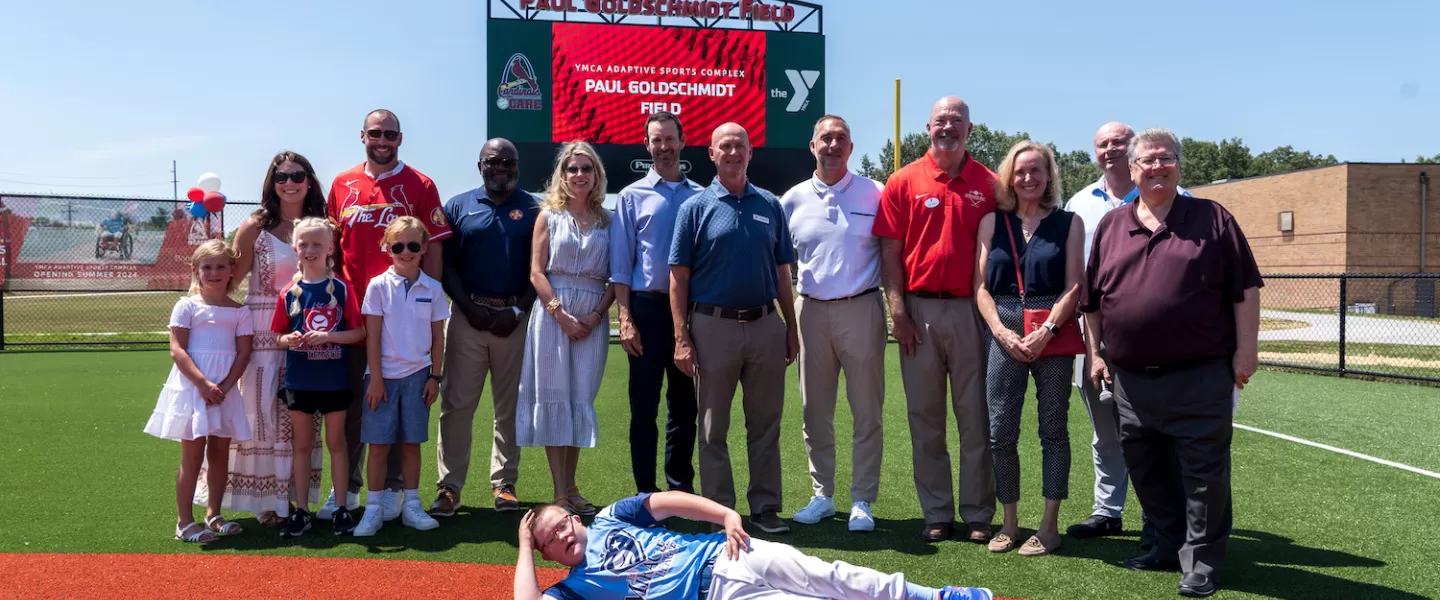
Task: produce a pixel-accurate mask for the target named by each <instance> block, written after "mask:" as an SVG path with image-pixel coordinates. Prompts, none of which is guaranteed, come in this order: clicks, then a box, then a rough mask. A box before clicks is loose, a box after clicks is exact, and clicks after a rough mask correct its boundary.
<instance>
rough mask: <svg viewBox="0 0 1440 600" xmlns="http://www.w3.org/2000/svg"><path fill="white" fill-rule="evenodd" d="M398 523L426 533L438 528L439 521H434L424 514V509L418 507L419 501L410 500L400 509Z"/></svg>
mask: <svg viewBox="0 0 1440 600" xmlns="http://www.w3.org/2000/svg"><path fill="white" fill-rule="evenodd" d="M400 522H401V523H404V524H405V526H406V527H413V528H415V529H419V530H420V531H427V530H430V529H434V528H436V527H439V526H440V522H439V521H436V520H435V518H434V517H431V516H430V515H428V514H426V513H425V509H423V508H421V507H420V501H419V500H411V501H409V502H406V503H405V505H404V507H403V508H401V509H400Z"/></svg>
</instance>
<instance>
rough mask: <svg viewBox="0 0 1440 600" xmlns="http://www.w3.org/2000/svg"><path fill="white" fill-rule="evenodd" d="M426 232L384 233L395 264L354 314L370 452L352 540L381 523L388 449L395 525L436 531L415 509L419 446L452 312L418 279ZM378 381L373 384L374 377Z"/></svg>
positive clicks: (406, 221) (406, 224)
mask: <svg viewBox="0 0 1440 600" xmlns="http://www.w3.org/2000/svg"><path fill="white" fill-rule="evenodd" d="M429 237H430V235H429V231H428V230H426V228H425V225H424V223H421V222H420V220H419V219H416V218H415V217H399V218H397V219H395V220H394V221H391V222H390V225H389V226H387V227H386V228H385V240H384V244H383V247H384V250H385V252H387V253H389V254H390V259H391V260H392V261H393V262H394V264H393V265H392V266H391V267H390V268H389V269H388V270H386V271H385V272H384V273H381V274H379V275H377V276H376V277H375V278H374V279H371V280H370V285H369V286H368V287H367V288H366V291H365V301H364V303H363V304H362V306H361V307H360V312H361V313H362V314H364V315H365V327H366V331H371V332H379V335H375V334H374V333H372V334H371V335H370V336H368V338H367V339H366V347H367V350H368V352H367V358H368V365H367V368H366V369H365V410H364V412H363V413H362V414H361V417H360V441H362V442H364V443H366V444H369V445H370V455H369V457H368V458H367V460H366V465H365V467H366V477H365V481H366V483H367V484H368V485H369V492H370V493H369V495H368V497H367V498H366V502H365V515H364V517H362V518H361V519H360V524H359V525H357V526H356V527H355V535H357V536H371V535H375V532H377V531H379V530H380V526H381V525H382V524H383V523H384V519H383V517H382V515H381V510H380V507H381V506H382V505H384V501H385V495H386V494H393V493H394V492H391V491H386V490H385V489H384V487H385V486H384V480H385V459H386V458H387V457H388V456H389V454H390V447H391V446H392V445H395V444H400V451H401V452H403V453H404V456H403V457H402V458H403V462H402V465H403V472H404V475H403V479H404V485H405V490H404V493H405V502H404V504H403V505H402V508H401V509H400V518H401V522H402V523H404V524H405V525H407V526H409V527H414V528H415V529H420V530H427V529H434V528H436V527H439V526H440V524H439V523H437V522H436V521H435V519H433V518H431V517H430V515H427V514H425V510H424V509H423V508H421V507H420V494H419V487H420V444H422V443H424V442H425V441H427V439H428V437H429V424H430V405H431V404H434V403H435V399H436V398H437V397H439V396H440V380H441V379H442V378H443V377H442V375H441V368H442V366H441V363H440V362H437V361H433V360H432V357H439V356H444V355H445V319H448V318H450V308H449V305H448V304H447V303H446V302H445V294H444V292H443V291H442V289H441V287H440V282H438V281H436V280H435V279H434V278H431V277H430V276H428V275H426V274H425V273H423V272H421V271H420V260H421V258H423V257H424V256H425V248H426V244H427V243H428V242H429V241H430V240H429ZM377 373H378V376H377Z"/></svg>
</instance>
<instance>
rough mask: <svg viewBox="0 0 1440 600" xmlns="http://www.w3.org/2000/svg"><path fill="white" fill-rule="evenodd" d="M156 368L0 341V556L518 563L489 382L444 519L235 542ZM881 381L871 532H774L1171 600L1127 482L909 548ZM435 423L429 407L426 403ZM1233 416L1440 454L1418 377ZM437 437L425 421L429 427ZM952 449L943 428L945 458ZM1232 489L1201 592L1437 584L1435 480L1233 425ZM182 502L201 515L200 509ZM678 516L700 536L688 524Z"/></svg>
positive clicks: (1391, 589) (620, 487) (613, 398)
mask: <svg viewBox="0 0 1440 600" xmlns="http://www.w3.org/2000/svg"><path fill="white" fill-rule="evenodd" d="M7 316H8V315H7ZM892 348H893V346H892ZM609 360H610V363H609V369H608V371H607V378H606V380H605V382H604V385H603V387H602V389H601V392H600V396H599V399H598V400H597V411H598V412H599V415H600V420H601V427H600V445H599V447H597V448H596V449H593V450H587V451H585V452H583V453H582V455H581V462H580V468H579V480H580V486H581V489H582V490H584V493H585V494H586V495H587V496H588V497H589V498H590V499H591V500H593V501H595V502H596V503H600V504H603V503H607V502H613V501H614V500H616V499H619V498H621V497H624V496H626V495H629V494H631V493H633V492H634V489H633V485H634V484H633V479H632V477H631V473H630V463H629V452H628V442H627V427H628V419H629V410H628V404H627V400H626V392H625V390H626V372H627V369H626V366H625V355H624V354H623V352H622V351H621V350H620V349H619V347H618V346H612V347H611V353H610V355H609ZM169 368H170V361H169V358H168V356H167V355H166V354H165V353H164V352H154V351H150V352H45V353H13V352H12V353H4V354H0V440H4V444H3V445H0V473H3V474H4V475H3V477H0V506H3V507H4V510H3V511H0V552H154V553H248V554H270V555H294V556H329V557H395V558H407V559H422V560H439V561H462V562H481V563H492V564H513V562H514V560H515V555H514V553H515V528H516V526H517V524H518V523H519V519H520V516H519V514H518V513H512V514H508V515H501V514H497V513H495V512H493V510H491V509H490V508H489V505H490V502H489V497H488V496H489V494H488V489H487V488H488V486H487V485H486V480H487V473H488V465H489V447H490V445H489V442H488V439H489V436H488V432H489V429H490V426H489V424H490V422H491V411H490V409H489V396H488V392H487V395H486V397H485V398H484V399H483V400H482V402H481V409H480V411H479V412H477V414H476V424H477V426H476V443H475V445H474V457H473V460H472V463H471V469H470V487H469V488H467V490H466V492H465V493H464V495H463V498H462V500H463V501H464V503H465V504H466V506H465V507H464V508H462V509H461V511H460V513H459V515H457V516H456V517H453V518H449V519H442V520H441V526H440V528H439V529H437V530H434V531H429V532H416V531H414V530H410V529H408V528H405V527H403V526H402V525H400V522H399V521H398V520H397V521H392V522H390V523H388V524H387V525H386V526H385V528H384V529H382V530H381V532H380V534H379V535H378V536H376V537H374V538H369V539H357V538H351V537H345V538H335V537H333V536H330V535H327V534H325V528H324V527H323V526H322V527H319V528H317V530H316V532H315V533H312V534H309V535H307V536H306V537H304V538H301V539H299V540H294V541H292V540H282V539H280V538H279V537H278V535H277V534H276V532H275V531H274V530H270V529H265V528H263V527H261V526H259V525H258V524H257V523H256V522H255V521H254V520H253V518H250V517H249V515H236V517H238V518H239V522H240V523H241V524H242V525H244V526H245V527H246V528H247V531H246V532H245V534H244V535H242V536H239V537H237V538H232V539H227V540H223V541H221V542H219V543H215V544H211V545H208V546H205V547H201V546H197V545H187V544H182V543H180V542H178V541H175V540H173V539H172V532H173V525H172V522H173V519H174V516H173V510H174V508H173V507H174V487H173V486H174V483H173V482H174V473H175V470H176V468H177V466H178V464H179V446H178V445H177V444H176V443H174V442H169V441H163V440H157V439H154V438H151V437H149V436H147V435H145V434H144V433H143V432H142V431H141V429H142V427H143V426H144V423H145V421H146V419H147V418H148V415H149V413H150V411H151V410H152V409H153V408H154V404H155V397H156V395H157V394H158V392H159V389H160V385H161V383H162V382H163V381H164V379H165V376H166V373H167V372H168V370H169ZM788 377H789V382H790V387H789V391H788V394H787V396H786V404H787V406H786V411H785V421H784V424H783V427H782V434H781V435H782V442H781V451H782V468H783V471H784V473H785V480H784V486H785V487H784V489H785V510H784V512H783V513H782V514H783V515H784V516H787V517H788V516H789V515H790V514H792V513H793V512H794V511H795V510H797V509H799V508H800V507H801V506H803V505H804V503H805V502H806V501H807V498H808V496H809V495H810V493H811V491H810V490H811V488H810V483H809V477H808V474H807V465H806V460H805V455H804V446H803V443H802V438H801V431H800V409H799V408H800V407H799V393H798V390H797V387H796V371H795V369H791V370H790V372H789V375H788ZM886 385H887V388H888V395H887V404H886V410H885V418H886V425H885V457H884V466H883V474H882V478H881V488H880V498H879V501H878V502H876V504H875V506H874V508H875V513H876V518H877V529H876V531H875V532H873V533H871V534H866V535H857V534H851V533H849V532H847V531H846V528H845V522H844V520H843V518H837V519H835V520H832V521H827V522H824V523H821V524H819V525H815V526H805V525H798V524H796V525H793V526H792V527H793V532H792V533H791V534H789V535H781V536H773V537H770V539H775V540H779V541H785V542H788V543H791V544H793V545H795V546H797V547H799V548H801V549H803V550H805V551H807V552H811V553H813V554H815V555H818V556H820V557H822V558H825V559H829V560H845V561H847V562H851V563H854V564H860V565H865V566H869V567H873V568H877V569H881V570H886V571H903V572H904V573H906V575H907V577H908V578H910V579H911V580H913V581H916V582H918V583H922V584H928V585H941V584H946V583H958V584H962V585H982V586H986V587H990V588H992V589H994V590H995V591H996V592H997V593H999V594H1001V595H1004V596H1008V597H1016V598H1031V599H1035V600H1041V599H1051V598H1054V599H1059V598H1095V599H1107V600H1108V599H1115V598H1167V597H1176V596H1175V583H1176V581H1177V579H1178V574H1175V573H1138V572H1131V571H1128V570H1125V569H1124V568H1122V567H1120V566H1119V564H1120V562H1121V561H1122V560H1123V559H1125V558H1127V557H1129V556H1132V555H1134V554H1136V553H1137V551H1136V547H1135V542H1136V533H1137V531H1138V529H1139V522H1140V519H1139V510H1138V509H1139V506H1138V504H1137V503H1136V502H1134V501H1133V495H1132V497H1131V502H1130V503H1129V505H1128V506H1127V509H1126V515H1125V517H1126V529H1127V534H1126V535H1124V536H1121V537H1116V538H1108V539H1100V540H1077V539H1071V538H1069V537H1067V538H1065V542H1064V547H1063V548H1061V550H1060V551H1059V553H1058V554H1056V555H1053V556H1049V557H1041V558H1025V557H1021V556H1019V555H1017V554H1015V553H1014V552H1011V553H1009V554H1004V555H992V554H990V553H988V552H987V551H986V550H985V549H984V548H983V547H982V546H979V545H975V544H971V543H966V542H959V541H953V542H946V543H940V544H926V543H923V542H921V541H920V540H919V537H918V533H919V531H920V528H921V525H922V521H921V519H920V516H919V507H918V504H917V502H916V499H915V490H914V484H913V480H912V478H911V469H910V444H909V436H908V428H907V425H906V420H905V408H904V394H903V391H902V386H901V382H900V377H899V368H898V363H897V360H896V357H895V351H894V350H893V349H892V350H891V351H890V352H889V356H888V362H887V382H886ZM843 389H844V387H843V386H842V387H841V390H842V393H843ZM736 411H737V417H736V418H735V420H734V425H733V428H732V431H731V454H732V457H733V459H734V465H735V479H736V485H737V489H738V491H739V494H738V495H739V496H740V497H741V506H740V507H739V509H740V511H741V512H742V514H743V513H745V512H746V509H745V506H744V500H743V499H744V487H745V482H746V468H745V458H744V457H745V453H744V447H745V446H744V441H743V440H744V437H743V435H744V430H743V422H744V421H743V419H742V418H740V417H739V414H738V413H739V403H738V402H737V403H736ZM434 417H438V407H437V408H435V409H432V419H433V418H434ZM951 419H952V427H951V429H950V430H951V431H952V432H953V431H954V429H953V416H952V418H951ZM849 420H850V416H849V410H848V408H847V407H846V405H845V402H844V401H843V400H842V401H841V402H839V409H838V414H837V417H836V426H837V438H838V439H839V440H841V442H840V443H839V456H838V461H837V462H838V463H839V466H838V470H839V473H838V475H837V480H838V488H839V489H838V491H837V494H836V502H837V504H839V505H841V506H842V507H844V506H848V504H849V497H848V485H849V480H850V477H849V465H850V457H849V444H848V442H846V441H845V440H848V439H849V436H850V426H849ZM1237 422H1240V423H1244V424H1248V425H1253V426H1256V427H1260V428H1263V429H1268V430H1272V431H1280V432H1284V433H1288V434H1291V435H1295V436H1299V437H1303V438H1306V439H1311V440H1315V441H1319V442H1324V443H1328V444H1332V445H1336V446H1340V447H1344V448H1347V449H1350V450H1354V451H1357V452H1363V453H1366V454H1370V455H1374V456H1378V457H1381V458H1387V459H1391V460H1396V461H1400V462H1405V463H1408V464H1412V465H1414V466H1417V467H1421V468H1427V469H1431V470H1440V453H1437V452H1436V450H1437V441H1440V391H1437V390H1435V389H1433V388H1424V387H1414V386H1405V385H1395V384H1385V383H1371V382H1356V381H1346V380H1341V379H1337V378H1333V377H1320V376H1312V375H1298V374H1284V373H1270V372H1262V373H1260V374H1258V375H1257V376H1256V377H1255V379H1254V380H1253V381H1252V384H1251V386H1249V387H1248V388H1247V389H1246V391H1245V394H1244V398H1243V400H1242V404H1241V407H1240V412H1239V416H1238V418H1237ZM1022 427H1023V429H1022V432H1023V435H1022V441H1021V447H1020V452H1021V461H1022V465H1023V467H1024V474H1023V476H1024V480H1023V488H1022V503H1021V511H1022V512H1021V524H1022V526H1023V527H1025V528H1027V529H1026V534H1027V535H1028V533H1029V532H1030V531H1032V530H1033V529H1032V528H1033V527H1034V526H1035V525H1036V524H1037V521H1038V517H1039V513H1040V508H1041V502H1042V501H1041V499H1040V496H1039V491H1040V480H1039V464H1040V448H1039V443H1038V440H1037V437H1036V434H1035V431H1036V420H1035V410H1034V406H1033V402H1030V403H1028V404H1027V406H1026V410H1025V420H1024V423H1023V426H1022ZM434 431H435V429H434V425H433V423H432V426H431V432H432V434H431V437H432V439H433V437H434ZM1070 436H1071V447H1072V448H1073V451H1072V465H1073V466H1072V469H1071V483H1070V500H1069V501H1067V502H1066V503H1065V505H1064V508H1063V511H1062V517H1061V523H1062V526H1064V525H1068V524H1070V523H1074V522H1077V521H1079V520H1080V519H1082V518H1084V517H1085V516H1086V515H1088V514H1089V512H1090V505H1091V490H1092V484H1093V471H1092V468H1091V458H1090V450H1089V441H1090V424H1089V420H1088V417H1087V414H1086V411H1085V409H1084V407H1083V405H1082V404H1081V403H1080V401H1079V396H1078V394H1077V395H1075V396H1074V397H1073V399H1072V403H1071V409H1070ZM956 446H957V442H956V440H955V438H953V437H952V438H951V440H950V447H951V449H952V460H954V459H955V457H954V456H953V452H954V450H955V448H956ZM657 454H658V449H657ZM422 456H423V457H424V465H423V467H422V471H421V472H422V483H421V492H422V495H423V496H424V502H425V503H426V504H427V505H428V504H429V501H430V500H431V499H432V494H431V490H432V489H433V482H434V478H435V462H434V457H435V452H434V444H433V442H432V443H430V444H427V445H426V446H425V448H424V450H423V453H422ZM326 480H327V481H328V474H327V479H326ZM327 487H328V485H327ZM519 494H520V498H521V501H522V502H524V503H526V504H533V503H537V502H542V501H545V500H547V499H548V498H549V496H550V484H549V476H548V470H547V468H546V466H545V460H544V455H543V453H542V452H541V451H540V450H538V449H526V450H525V451H524V454H523V459H522V463H521V476H520V484H519ZM1234 498H1235V507H1236V509H1235V533H1234V536H1233V537H1232V541H1231V545H1230V551H1229V554H1228V563H1227V567H1226V569H1225V571H1224V580H1223V581H1222V585H1223V587H1224V588H1225V589H1223V590H1222V591H1221V593H1220V594H1218V595H1217V596H1216V597H1217V598H1261V597H1270V598H1287V599H1288V598H1380V599H1392V598H1396V599H1398V598H1426V597H1436V596H1440V576H1437V575H1436V573H1437V572H1440V570H1437V568H1436V566H1435V562H1436V557H1440V542H1437V540H1440V519H1436V518H1435V509H1434V504H1435V500H1436V499H1437V498H1440V480H1436V479H1430V478H1426V477H1424V476H1422V475H1417V474H1414V473H1409V472H1405V471H1402V470H1398V469H1394V468H1391V467H1386V466H1382V465H1378V464H1374V463H1370V462H1366V461H1362V460H1359V459H1356V458H1352V457H1348V456H1343V455H1340V454H1335V453H1331V452H1326V451H1323V450H1320V449H1315V448H1310V447H1306V446H1302V445H1298V444H1295V443H1292V442H1288V441H1284V440H1280V439H1276V438H1272V437H1268V436H1264V435H1260V434H1256V433H1252V432H1249V431H1236V432H1235V445H1234ZM197 514H203V513H201V512H200V510H199V509H197ZM998 520H999V517H998V515H997V524H998ZM322 525H323V524H322ZM681 526H682V527H686V528H689V529H690V530H694V531H698V530H699V528H698V527H697V526H695V525H693V524H682V525H681ZM552 566H553V565H552Z"/></svg>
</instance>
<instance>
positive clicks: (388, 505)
mask: <svg viewBox="0 0 1440 600" xmlns="http://www.w3.org/2000/svg"><path fill="white" fill-rule="evenodd" d="M392 514H393V516H391V515H392ZM396 517H399V518H400V522H401V523H402V524H404V525H405V526H406V527H410V528H413V529H417V530H420V531H428V530H431V529H435V528H436V527H439V526H440V522H439V521H436V520H435V519H434V518H432V517H431V516H430V515H428V514H425V509H424V508H421V507H420V501H419V500H411V501H408V502H407V501H405V496H404V495H403V494H400V493H397V492H388V493H385V497H384V498H381V499H380V505H379V507H377V508H376V509H375V510H371V507H370V506H368V505H367V506H366V507H365V515H364V516H362V517H361V518H360V523H359V524H358V525H356V526H355V531H354V535H355V536H356V537H369V536H372V535H375V534H376V532H379V531H380V527H381V526H383V525H384V524H385V521H389V520H392V519H394V518H396Z"/></svg>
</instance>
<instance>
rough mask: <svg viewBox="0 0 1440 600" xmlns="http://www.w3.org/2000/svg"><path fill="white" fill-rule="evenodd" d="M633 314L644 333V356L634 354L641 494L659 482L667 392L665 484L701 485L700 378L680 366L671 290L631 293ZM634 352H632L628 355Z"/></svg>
mask: <svg viewBox="0 0 1440 600" xmlns="http://www.w3.org/2000/svg"><path fill="white" fill-rule="evenodd" d="M630 315H631V318H632V319H633V320H634V322H635V329H637V330H638V332H639V334H640V346H641V350H642V354H641V355H640V356H630V357H629V359H630V468H631V470H632V471H633V472H634V473H635V489H636V491H638V492H651V491H658V490H659V489H660V488H659V487H658V486H656V485H655V444H656V443H657V439H656V438H657V436H658V433H657V431H656V427H655V420H656V419H657V418H658V416H659V411H660V388H661V386H662V385H663V384H664V383H665V380H666V378H667V377H668V378H669V382H670V385H669V387H668V388H666V390H665V405H666V406H665V412H666V415H665V482H666V483H667V484H668V485H669V487H670V489H672V490H685V491H690V492H693V491H694V489H695V484H694V481H695V466H694V464H693V462H692V460H693V458H694V456H695V428H696V417H695V414H696V411H695V381H694V380H693V379H691V378H689V377H687V376H686V375H685V374H684V373H682V372H680V369H679V367H676V366H675V325H674V321H673V320H672V319H671V318H670V300H669V297H668V296H667V295H665V294H659V293H654V292H631V294H630ZM627 356H628V355H627Z"/></svg>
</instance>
